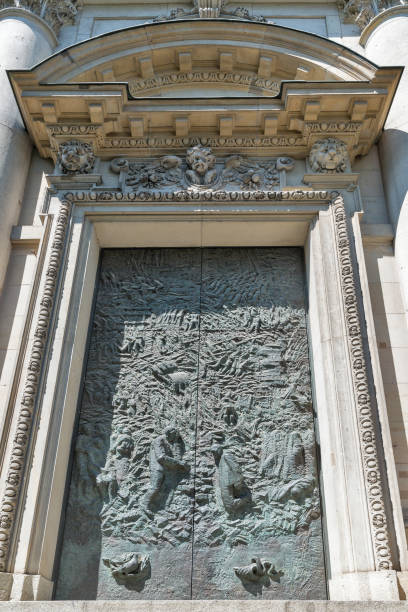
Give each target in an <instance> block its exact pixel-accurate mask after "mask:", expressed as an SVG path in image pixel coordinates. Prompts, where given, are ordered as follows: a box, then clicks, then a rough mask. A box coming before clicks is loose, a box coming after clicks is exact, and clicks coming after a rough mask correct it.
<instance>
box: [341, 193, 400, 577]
mask: <svg viewBox="0 0 408 612" xmlns="http://www.w3.org/2000/svg"><path fill="white" fill-rule="evenodd" d="M333 215H334V225H335V235H336V245H337V257H338V263H339V268H340V277H341V290H342V299H343V308H344V313H345V319H346V333H347V340H348V348H349V355H350V361H351V366H352V377H353V390H354V397H355V403H356V406H357V418H358V430H359V437H360V444H361V451H362V456H363V469H364V481H365V487H366V493H367V499H368V508H369V519H370V525H371V534H372V541H373V547H374V555H375V564H376V569H377V570H391V569H392V558H391V549H390V544H389V539H390V538H389V532H388V527H387V515H386V511H385V505H384V498H383V482H382V475H381V470H380V465H379V460H378V451H377V446H376V426H375V417H374V414H373V408H372V401H371V398H370V390H369V386H368V376H367V365H366V362H365V359H364V348H363V340H362V336H361V325H360V315H359V309H358V302H357V290H356V281H355V278H354V273H353V263H352V257H351V246H350V236H349V230H348V221H347V215H346V211H345V207H344V201H343V198H342V197H341V196H338V197H336V198H335V200H334V201H333Z"/></svg>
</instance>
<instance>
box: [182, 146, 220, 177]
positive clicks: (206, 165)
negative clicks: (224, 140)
mask: <svg viewBox="0 0 408 612" xmlns="http://www.w3.org/2000/svg"><path fill="white" fill-rule="evenodd" d="M186 161H187V165H188V166H189V168H190V169H189V170H187V172H186V176H187V178H188V179H189V181H190V182H191V183H193V184H195V185H200V184H203V185H209V184H210V183H212V182H213V181H214V180H215V178H216V170H215V168H214V166H215V155H213V154H212V152H211V149H209V148H206V147H202V146H201V145H197V146H195V147H192V148H191V149H188V151H187V154H186Z"/></svg>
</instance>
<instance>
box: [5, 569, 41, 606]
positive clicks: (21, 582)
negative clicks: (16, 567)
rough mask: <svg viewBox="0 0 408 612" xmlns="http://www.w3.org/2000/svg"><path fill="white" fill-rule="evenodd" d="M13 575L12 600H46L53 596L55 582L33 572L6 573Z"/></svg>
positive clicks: (10, 597)
mask: <svg viewBox="0 0 408 612" xmlns="http://www.w3.org/2000/svg"><path fill="white" fill-rule="evenodd" d="M4 575H7V576H11V579H12V586H11V591H10V596H9V599H10V601H45V600H50V599H51V597H52V590H53V583H52V582H51V581H50V580H47V579H46V578H43V577H42V576H39V575H38V574H37V575H33V574H4Z"/></svg>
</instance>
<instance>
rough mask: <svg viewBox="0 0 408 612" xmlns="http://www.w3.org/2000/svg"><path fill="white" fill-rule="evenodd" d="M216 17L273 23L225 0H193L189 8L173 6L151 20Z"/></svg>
mask: <svg viewBox="0 0 408 612" xmlns="http://www.w3.org/2000/svg"><path fill="white" fill-rule="evenodd" d="M218 17H229V18H232V19H245V20H246V21H257V22H259V23H273V22H272V21H268V19H266V17H263V16H262V15H251V13H250V12H249V10H248V9H247V8H245V7H242V6H237V7H232V8H229V7H228V2H227V1H226V0H215V2H208V0H193V7H192V8H191V9H184V8H180V7H177V8H174V9H171V11H170V13H169V14H168V15H159V16H158V17H155V18H154V19H153V22H155V23H157V22H159V21H171V20H173V19H216V18H218Z"/></svg>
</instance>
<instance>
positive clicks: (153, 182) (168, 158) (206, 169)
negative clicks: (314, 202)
mask: <svg viewBox="0 0 408 612" xmlns="http://www.w3.org/2000/svg"><path fill="white" fill-rule="evenodd" d="M294 165H295V162H294V160H293V159H292V158H291V157H278V158H270V159H267V160H261V159H250V158H246V157H245V156H243V155H230V156H228V157H226V158H219V159H217V158H216V156H215V155H214V153H213V152H212V150H211V148H210V147H205V146H203V145H201V144H198V145H195V146H193V147H191V148H189V149H187V151H186V154H185V157H184V158H182V157H180V156H177V155H164V156H163V157H161V158H160V159H158V160H154V161H151V160H149V161H143V160H127V159H125V158H116V159H113V160H112V162H111V170H112V171H113V172H114V173H116V174H119V175H120V182H121V187H122V190H123V191H125V192H126V191H129V190H130V191H139V190H143V189H145V190H157V189H160V190H166V189H169V188H173V189H174V187H176V188H177V187H179V188H182V189H187V190H193V191H197V190H198V191H200V190H209V189H211V190H221V189H222V190H228V191H234V190H235V191H236V190H244V191H250V192H254V191H259V190H269V189H278V188H280V187H284V186H285V180H286V179H285V174H286V172H290V171H291V170H292V169H293V168H294Z"/></svg>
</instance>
